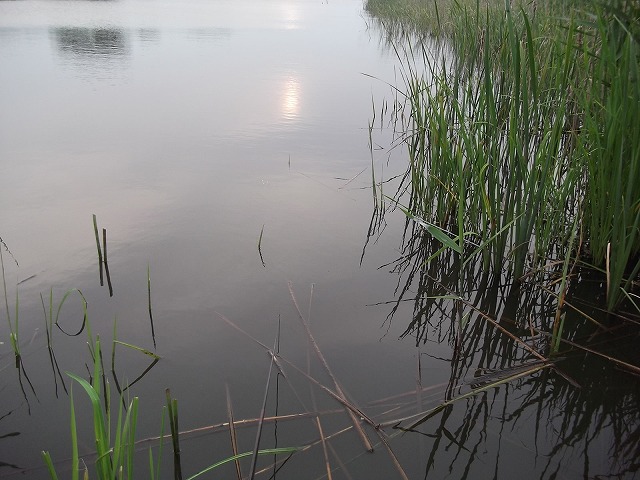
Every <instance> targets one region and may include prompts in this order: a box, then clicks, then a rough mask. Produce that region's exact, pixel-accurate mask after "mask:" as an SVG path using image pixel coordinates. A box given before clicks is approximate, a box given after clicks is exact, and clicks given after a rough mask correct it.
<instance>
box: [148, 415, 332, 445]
mask: <svg viewBox="0 0 640 480" xmlns="http://www.w3.org/2000/svg"><path fill="white" fill-rule="evenodd" d="M343 411H344V410H343V409H342V408H340V409H335V410H327V411H324V412H304V413H292V414H289V415H279V416H277V417H265V418H264V422H276V421H278V422H284V421H290V420H299V419H301V418H314V417H316V416H317V415H329V414H337V413H342V412H343ZM259 420H260V419H259V418H247V419H244V420H234V422H233V423H234V426H235V428H236V429H237V428H241V427H251V426H253V425H256V424H257V423H258V421H259ZM228 429H229V422H220V423H215V424H213V425H207V426H204V427H198V428H193V429H191V430H182V431H181V432H180V436H184V435H195V434H198V433H216V432H220V431H224V430H228ZM169 438H171V434H169V433H167V434H164V435H162V436H159V435H158V436H154V437H147V438H143V439H140V440H138V441H136V445H137V444H140V443H149V442H157V441H159V440H166V439H169Z"/></svg>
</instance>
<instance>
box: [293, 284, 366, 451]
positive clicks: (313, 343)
mask: <svg viewBox="0 0 640 480" xmlns="http://www.w3.org/2000/svg"><path fill="white" fill-rule="evenodd" d="M288 285H289V293H290V295H291V300H292V301H293V305H294V306H295V307H296V311H297V312H298V318H299V320H300V323H302V326H303V327H304V329H305V332H306V333H307V338H308V339H309V342H310V343H311V346H312V347H313V350H314V352H315V354H316V356H317V357H318V359H319V360H320V363H321V364H322V366H323V367H324V369H325V371H326V372H327V374H328V375H329V377H330V378H331V380H332V381H333V385H334V386H335V389H336V394H337V396H338V397H339V398H340V399H341V403H342V404H343V405H346V404H351V403H350V402H348V401H347V397H346V395H345V394H344V392H343V391H342V388H341V387H340V384H339V383H338V380H337V379H336V377H335V376H334V375H333V372H332V371H331V368H329V364H328V363H327V360H326V359H325V358H324V355H323V354H322V352H321V351H320V348H319V347H318V344H317V343H316V341H315V338H313V334H312V333H311V329H310V328H309V324H308V323H307V321H306V320H305V318H304V316H303V315H302V312H301V311H300V307H299V306H298V302H297V300H296V296H295V294H294V293H293V285H292V283H291V282H288ZM324 388H326V387H324ZM327 390H328V389H327ZM347 414H348V415H349V418H350V419H351V422H352V423H353V426H354V428H355V429H356V432H358V436H359V437H360V439H361V440H362V443H363V445H364V448H365V449H366V450H367V451H369V452H373V446H372V445H371V441H370V440H369V437H368V436H367V434H366V432H365V431H364V429H363V428H362V426H361V425H360V422H359V420H358V418H357V417H356V416H355V414H354V412H353V410H352V409H351V408H349V409H347Z"/></svg>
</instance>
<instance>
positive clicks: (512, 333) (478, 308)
mask: <svg viewBox="0 0 640 480" xmlns="http://www.w3.org/2000/svg"><path fill="white" fill-rule="evenodd" d="M376 221H378V220H376ZM440 247H441V244H439V242H437V241H436V240H434V239H433V237H431V236H430V235H427V234H425V233H424V232H423V231H422V229H421V228H420V227H419V226H417V225H415V224H413V223H412V222H407V225H406V229H405V237H404V241H403V244H402V249H401V256H400V257H399V258H398V259H397V260H396V261H394V262H392V263H390V264H389V265H388V266H389V267H390V268H391V271H392V272H393V273H395V274H397V275H398V279H399V280H398V284H397V288H396V298H395V300H394V302H393V303H392V306H391V311H390V313H389V315H388V318H387V320H388V321H392V320H393V317H394V315H395V313H396V312H397V310H398V308H399V306H400V305H401V304H402V303H404V302H407V301H408V302H412V303H413V316H412V319H411V321H410V323H409V325H408V326H407V328H406V329H405V331H404V333H403V336H408V335H410V336H413V337H415V339H416V343H417V344H422V343H426V342H427V340H430V341H433V340H435V341H438V342H444V341H446V342H447V343H448V344H449V345H451V347H452V356H451V374H450V378H449V382H448V385H447V386H446V389H445V391H444V392H442V395H443V398H442V400H441V402H443V403H441V404H440V405H441V406H439V407H436V408H432V409H431V410H427V411H426V412H425V414H424V415H423V417H422V420H421V421H420V422H424V423H422V424H420V426H419V427H417V428H414V429H412V430H414V431H416V432H417V433H419V434H421V435H426V436H427V437H431V438H432V442H431V443H430V444H429V445H430V446H429V452H428V459H427V462H426V467H425V468H426V470H425V472H424V476H425V477H429V476H430V475H429V474H431V475H436V476H437V475H438V474H439V472H440V471H441V469H443V467H442V462H443V461H444V462H450V463H449V464H448V472H453V477H455V478H478V477H477V475H478V472H483V476H484V477H485V478H489V477H488V475H487V474H486V470H485V469H486V465H484V464H483V463H484V462H485V460H486V458H487V457H485V458H484V459H482V457H483V456H485V455H490V456H492V458H493V460H492V462H495V465H494V466H493V467H492V468H493V478H499V474H500V469H501V468H505V466H508V465H509V463H510V462H511V461H512V460H509V459H508V458H507V457H508V456H509V455H508V452H504V451H503V450H508V449H510V448H512V447H513V445H512V443H513V442H518V443H519V444H520V445H523V447H519V448H524V449H527V448H530V449H531V454H530V455H532V457H531V456H530V457H527V458H529V459H531V464H533V465H535V469H536V471H535V473H534V474H533V475H534V476H535V478H555V477H556V476H559V475H566V474H567V472H569V473H571V472H572V469H577V471H579V470H580V469H581V471H580V472H579V473H577V471H574V472H573V474H575V475H576V476H580V475H582V476H584V478H587V477H589V478H592V477H593V476H595V475H599V474H606V475H611V476H614V477H616V478H624V477H628V476H632V475H633V474H634V473H636V472H638V471H639V470H640V460H639V457H638V452H640V404H639V403H638V400H637V393H638V382H637V379H636V378H635V377H633V376H630V375H629V373H628V372H623V371H622V370H620V369H619V368H616V364H615V363H613V362H611V361H608V360H607V359H606V356H615V357H616V359H617V360H619V362H620V363H621V362H622V361H625V362H628V363H630V364H632V365H637V364H638V363H640V362H639V358H638V353H637V352H636V351H635V350H634V345H635V346H637V344H638V338H637V337H638V334H637V332H635V333H631V334H629V335H628V336H625V335H624V334H623V333H622V330H623V328H622V327H619V326H618V325H614V327H611V328H607V327H606V324H607V319H606V318H605V319H599V320H598V322H599V323H596V322H595V321H592V320H590V318H593V317H596V318H597V307H595V306H589V305H587V304H586V302H584V301H581V300H580V298H581V297H582V298H592V297H593V295H592V293H591V289H590V286H591V285H593V281H592V280H590V279H589V277H588V276H587V275H584V274H580V272H579V273H578V275H576V276H575V278H574V280H573V284H572V288H571V292H572V294H571V295H570V296H569V297H568V298H567V303H568V304H570V305H573V306H574V307H576V309H575V310H572V309H567V310H566V312H565V322H564V324H565V326H564V332H563V334H562V337H563V340H566V341H567V342H565V343H563V344H562V346H561V348H560V351H559V352H558V353H557V355H555V356H552V357H550V354H551V353H550V342H549V340H548V337H547V336H546V335H545V333H544V332H549V331H550V330H551V329H552V326H553V321H554V317H555V314H556V298H555V297H554V295H553V294H554V292H555V288H556V287H553V277H554V274H555V273H557V272H553V271H549V272H546V274H545V277H544V278H543V282H544V283H543V285H547V286H546V287H545V288H540V285H541V284H540V281H541V278H537V279H536V283H528V282H527V281H526V279H525V281H523V282H522V283H519V284H509V283H505V281H504V279H503V278H502V276H501V275H499V274H494V273H492V272H490V271H487V270H484V269H483V268H482V266H481V265H480V264H479V262H481V260H482V259H481V258H480V257H479V258H478V262H475V263H474V262H469V263H467V264H464V263H463V262H461V261H460V255H458V254H457V253H455V252H453V251H451V250H449V251H445V252H444V253H442V254H440V255H439V256H435V257H434V258H431V257H432V255H433V254H434V253H435V252H436V251H437V250H438V249H439V248H440ZM427 260H429V261H427ZM578 307H579V308H578ZM578 310H579V311H580V312H582V313H579V312H578ZM568 342H571V344H569V343H568ZM581 345H588V346H589V348H590V349H591V350H594V351H597V352H598V353H599V354H600V356H598V355H593V354H590V353H587V352H585V351H584V350H581V349H579V348H575V346H581ZM614 352H615V353H614ZM545 358H553V359H554V361H553V364H550V365H549V366H550V367H551V368H540V369H536V370H535V373H533V370H532V373H531V374H530V375H526V376H523V377H519V378H516V376H517V375H514V372H518V371H520V370H522V371H523V372H524V373H525V374H526V373H527V370H526V368H529V367H530V366H531V365H535V364H536V362H542V360H541V359H545ZM508 375H514V377H512V378H513V380H511V381H510V382H509V383H503V384H499V381H500V379H501V378H504V377H506V376H508ZM492 381H493V382H496V384H495V386H494V387H493V388H491V389H487V390H482V387H483V385H487V384H488V383H489V384H490V382H492ZM474 389H478V391H477V393H476V392H474ZM469 392H470V393H472V395H468V393H469ZM467 395H468V396H467ZM454 401H455V403H454ZM413 405H414V406H415V402H414V403H413ZM411 418H412V419H413V420H411V422H413V424H414V425H416V424H418V423H420V422H415V418H416V416H415V415H414V416H413V417H411ZM532 421H533V423H532ZM398 425H400V424H398ZM405 427H406V426H405ZM512 441H513V442H512ZM603 445H605V446H606V448H602V446H603ZM523 453H525V456H526V455H529V454H526V452H523ZM443 459H444V460H443ZM479 459H480V460H479ZM481 464H482V465H481ZM442 471H444V470H442ZM474 472H475V473H474Z"/></svg>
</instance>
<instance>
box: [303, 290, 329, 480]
mask: <svg viewBox="0 0 640 480" xmlns="http://www.w3.org/2000/svg"><path fill="white" fill-rule="evenodd" d="M313 286H314V285H313V283H312V284H311V291H310V292H309V308H308V309H307V322H308V323H309V325H310V324H311V305H312V303H313ZM307 346H309V342H307ZM307 374H308V375H311V352H310V351H309V348H307ZM309 393H310V395H311V406H312V407H313V410H314V411H317V410H318V405H317V402H316V395H315V390H314V389H313V387H312V386H311V385H309ZM314 425H315V427H316V428H317V429H318V434H319V435H320V441H321V442H322V453H323V455H324V465H325V469H326V471H327V480H333V475H332V473H331V463H330V462H329V452H328V450H327V442H326V440H325V435H324V430H323V428H322V422H321V421H320V417H319V416H316V417H315V418H314Z"/></svg>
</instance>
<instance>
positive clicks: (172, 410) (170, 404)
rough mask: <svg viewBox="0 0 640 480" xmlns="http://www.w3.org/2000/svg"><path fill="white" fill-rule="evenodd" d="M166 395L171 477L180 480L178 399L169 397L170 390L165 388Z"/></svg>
mask: <svg viewBox="0 0 640 480" xmlns="http://www.w3.org/2000/svg"><path fill="white" fill-rule="evenodd" d="M165 393H166V395H167V412H168V414H169V426H170V427H171V441H172V443H173V477H174V480H182V465H181V462H180V429H179V427H178V401H177V400H176V399H175V398H171V390H169V389H168V388H167V389H166V390H165Z"/></svg>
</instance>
